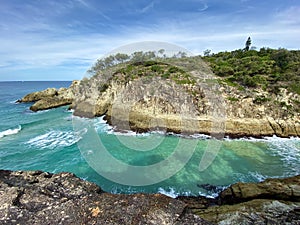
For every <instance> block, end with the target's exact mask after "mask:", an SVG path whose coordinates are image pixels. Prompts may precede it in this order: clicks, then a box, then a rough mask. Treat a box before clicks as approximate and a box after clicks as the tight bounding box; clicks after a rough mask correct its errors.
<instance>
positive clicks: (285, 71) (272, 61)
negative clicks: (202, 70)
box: [203, 48, 300, 94]
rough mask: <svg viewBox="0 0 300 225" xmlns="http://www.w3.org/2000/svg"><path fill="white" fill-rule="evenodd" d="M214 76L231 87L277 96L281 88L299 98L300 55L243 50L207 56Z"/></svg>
mask: <svg viewBox="0 0 300 225" xmlns="http://www.w3.org/2000/svg"><path fill="white" fill-rule="evenodd" d="M203 59H204V60H205V61H206V62H207V63H209V65H210V67H211V69H212V70H213V72H214V74H215V75H217V76H219V77H221V78H222V81H223V82H224V83H226V84H228V85H230V86H242V87H247V88H257V87H261V88H262V89H263V90H266V91H269V92H272V93H276V92H278V88H286V89H288V90H289V91H290V92H294V93H297V94H300V51H299V50H291V51H289V50H287V49H283V48H280V49H270V48H261V49H260V50H259V51H256V50H249V51H245V50H242V49H239V50H235V51H231V52H219V53H216V54H207V55H206V56H204V57H203Z"/></svg>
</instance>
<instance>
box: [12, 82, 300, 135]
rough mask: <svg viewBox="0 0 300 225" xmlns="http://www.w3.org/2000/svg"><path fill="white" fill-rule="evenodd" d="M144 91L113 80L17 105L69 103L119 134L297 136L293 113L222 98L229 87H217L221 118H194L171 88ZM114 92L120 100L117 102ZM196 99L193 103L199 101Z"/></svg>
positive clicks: (33, 96)
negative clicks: (102, 119)
mask: <svg viewBox="0 0 300 225" xmlns="http://www.w3.org/2000/svg"><path fill="white" fill-rule="evenodd" d="M94 83H99V82H94ZM161 83H163V82H160V80H158V81H157V83H155V86H157V85H159V84H161ZM94 86H95V85H94ZM137 87H138V88H139V90H138V88H137ZM149 88H151V87H149V86H147V85H143V82H142V83H137V84H135V83H134V82H133V83H131V84H128V85H125V86H124V85H123V84H120V83H118V82H111V83H110V85H109V86H107V87H106V89H105V91H100V92H99V91H95V90H99V87H97V85H96V86H95V87H93V85H91V86H90V85H87V84H86V83H85V84H83V81H73V83H72V85H71V86H70V87H69V88H61V89H58V90H56V89H54V88H48V89H46V90H44V91H39V92H34V93H30V94H28V95H26V96H24V97H23V98H22V99H20V100H18V102H19V103H21V102H33V105H32V106H31V107H30V109H31V110H33V111H39V110H45V109H51V108H56V107H60V106H65V105H69V107H70V108H71V109H74V115H76V116H81V117H89V118H92V117H97V116H102V115H105V119H106V120H107V122H108V123H109V124H110V125H113V126H114V127H115V128H116V129H119V130H133V131H137V132H147V131H149V130H158V129H160V130H163V131H166V132H173V133H179V134H194V133H201V134H207V135H211V136H214V137H217V138H218V137H220V138H222V137H224V136H229V137H232V138H238V137H263V136H273V135H276V136H278V137H291V136H294V137H299V136H300V119H299V117H300V113H299V112H288V111H286V109H285V108H284V107H283V108H274V106H272V105H270V104H269V105H257V104H256V103H254V102H255V99H257V98H258V97H257V96H256V97H255V96H254V97H251V98H250V97H245V96H239V98H240V99H241V101H238V102H232V101H229V100H226V99H227V98H228V97H226V96H228V93H233V90H232V89H231V87H226V88H227V89H230V90H227V89H226V90H225V89H224V87H223V89H224V90H223V93H224V97H223V99H225V100H224V102H223V103H220V104H225V105H226V107H225V109H223V110H226V112H223V113H224V117H220V114H219V115H217V116H216V117H212V116H211V113H214V112H208V111H207V109H206V113H202V114H199V112H198V111H197V110H198V109H197V110H196V111H195V109H194V108H193V107H194V104H192V105H190V104H189V103H188V102H189V101H190V100H189V96H184V95H183V96H178V93H180V91H179V90H177V89H178V87H176V86H174V87H171V88H168V87H163V88H162V87H161V88H160V89H157V90H156V93H154V94H153V93H152V94H153V95H154V96H160V94H161V93H162V91H161V90H164V89H166V93H167V94H166V93H163V94H162V95H161V98H155V97H153V98H152V97H151V95H150V93H148V92H149V90H148V89H149ZM176 88H177V89H176ZM177 92H178V93H177ZM120 93H121V94H122V95H121V99H119V98H120ZM170 95H171V97H170ZM116 96H119V97H116ZM294 97H295V98H298V97H299V96H294ZM172 98H174V99H176V100H174V101H173V100H172V101H171V100H170V101H171V103H170V102H168V101H164V100H163V99H172ZM274 98H275V97H274ZM290 98H292V97H291V95H290V94H289V93H287V92H286V91H284V90H282V92H281V93H279V94H278V96H276V99H281V101H286V102H287V103H286V104H290V102H291V100H290ZM141 99H142V101H141ZM282 99H283V100H282ZM208 100H209V99H208ZM201 101H204V100H201ZM201 101H200V100H199V102H200V103H201ZM212 101H214V100H212ZM274 101H275V100H274ZM276 101H277V100H276ZM293 101H294V100H293ZM295 101H296V100H295ZM132 102H134V104H133V103H132ZM200 103H197V104H200ZM201 104H202V103H201ZM203 104H204V103H203ZM206 104H209V103H206ZM218 104H219V103H218ZM128 107H130V108H128ZM218 107H219V106H218ZM220 107H221V108H222V106H220ZM181 108H183V109H185V110H187V111H185V112H184V113H181V111H180V110H179V109H181ZM204 108H205V107H204ZM203 110H204V109H203ZM220 110H222V109H219V111H220ZM178 112H179V113H178ZM285 113H286V115H285ZM161 124H163V125H161Z"/></svg>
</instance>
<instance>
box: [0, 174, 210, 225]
mask: <svg viewBox="0 0 300 225" xmlns="http://www.w3.org/2000/svg"><path fill="white" fill-rule="evenodd" d="M185 209H186V204H185V203H184V202H182V201H179V200H176V199H172V198H169V197H167V196H164V195H161V194H132V195H124V194H118V195H116V194H109V193H104V192H103V191H102V190H101V189H100V188H99V187H98V186H97V185H95V184H93V183H90V182H87V181H83V180H81V179H79V178H77V177H76V176H75V175H73V174H71V173H59V174H50V173H44V172H41V171H31V172H30V171H27V172H25V171H19V172H12V171H5V170H0V224H178V225H179V224H211V223H209V222H205V221H204V220H203V219H201V218H199V217H198V216H197V215H194V214H191V213H189V212H187V211H186V210H185Z"/></svg>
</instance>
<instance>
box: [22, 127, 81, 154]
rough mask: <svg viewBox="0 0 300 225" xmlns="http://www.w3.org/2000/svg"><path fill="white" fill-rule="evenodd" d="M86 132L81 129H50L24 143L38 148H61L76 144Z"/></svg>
mask: <svg viewBox="0 0 300 225" xmlns="http://www.w3.org/2000/svg"><path fill="white" fill-rule="evenodd" d="M85 132H86V130H85V129H83V130H82V131H77V132H74V131H59V130H58V131H57V130H51V131H49V132H47V133H45V134H42V135H39V136H37V137H34V138H31V139H30V140H29V141H28V142H26V144H29V145H30V146H34V147H38V148H40V149H55V148H59V147H60V148H63V147H68V146H71V145H74V144H76V143H77V142H78V141H80V140H81V138H82V135H83V134H84V133H85Z"/></svg>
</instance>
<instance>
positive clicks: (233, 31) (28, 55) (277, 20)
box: [0, 0, 300, 81]
mask: <svg viewBox="0 0 300 225" xmlns="http://www.w3.org/2000/svg"><path fill="white" fill-rule="evenodd" d="M299 15H300V2H299V0H285V1H283V0H272V1H271V0H266V1H261V0H181V1H180V0H148V1H146V0H126V1H124V0H110V1H107V0H0V43H1V44H0V54H1V58H0V81H1V80H2V81H3V80H73V79H81V78H82V77H83V76H84V75H85V71H86V70H87V69H88V68H89V67H90V66H91V65H92V63H93V62H95V60H96V59H97V58H100V57H102V56H103V55H105V54H107V53H108V52H110V51H112V50H114V49H115V48H117V47H120V46H122V45H126V44H131V43H134V42H140V41H161V42H168V43H172V44H176V45H179V46H181V47H183V48H185V49H187V50H188V51H191V52H192V53H193V54H202V53H203V51H204V50H205V49H211V50H212V51H213V52H218V51H225V50H227V51H230V50H233V49H238V48H243V47H244V44H245V41H246V39H247V37H248V36H251V38H252V43H253V45H254V46H256V47H257V48H260V47H265V46H267V47H271V48H279V47H283V48H288V49H300V48H299V45H300V44H299V40H300V38H299V37H300V16H299Z"/></svg>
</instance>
